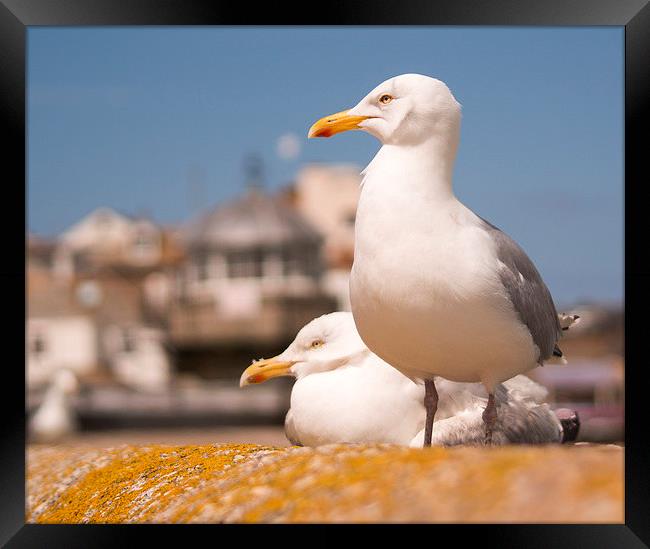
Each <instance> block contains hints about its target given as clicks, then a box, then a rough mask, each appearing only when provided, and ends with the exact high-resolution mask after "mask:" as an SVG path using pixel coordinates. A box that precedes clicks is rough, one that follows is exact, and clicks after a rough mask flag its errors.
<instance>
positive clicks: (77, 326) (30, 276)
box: [26, 164, 624, 440]
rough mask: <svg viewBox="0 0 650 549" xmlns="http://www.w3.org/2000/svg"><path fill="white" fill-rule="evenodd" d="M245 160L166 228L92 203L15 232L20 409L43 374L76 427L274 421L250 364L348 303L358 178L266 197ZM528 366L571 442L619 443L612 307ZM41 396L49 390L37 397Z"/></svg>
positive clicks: (326, 170) (618, 313)
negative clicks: (20, 250)
mask: <svg viewBox="0 0 650 549" xmlns="http://www.w3.org/2000/svg"><path fill="white" fill-rule="evenodd" d="M259 176H260V172H259V166H257V167H256V166H255V165H253V166H252V168H251V167H250V166H249V181H248V183H247V186H246V188H245V189H244V191H243V192H242V193H241V194H240V195H239V196H237V197H235V198H234V199H232V200H230V201H227V202H224V203H221V204H218V205H216V206H215V207H214V208H212V209H210V210H209V211H206V212H205V213H203V214H202V215H197V216H196V217H195V218H194V219H191V220H189V221H188V222H187V223H186V224H183V225H181V226H180V227H176V228H169V227H162V226H160V225H158V224H156V223H155V222H153V221H152V220H151V219H149V218H146V217H134V216H129V215H125V214H122V213H119V212H116V211H114V210H112V209H110V208H98V209H96V210H95V211H93V212H91V213H90V214H89V215H87V216H85V217H84V218H83V219H81V220H79V221H78V222H77V223H75V224H74V225H73V226H72V227H70V228H69V229H68V230H66V231H64V232H63V233H62V234H61V235H60V236H59V237H58V238H53V239H47V238H42V237H39V236H36V235H32V234H30V235H28V239H27V281H26V282H27V338H26V358H27V384H28V406H29V408H30V410H33V409H35V407H36V406H38V405H39V403H40V402H41V400H43V397H44V395H45V394H46V392H47V388H48V385H49V386H50V388H51V389H52V388H53V385H52V384H53V380H54V379H55V378H56V374H57V372H60V371H62V370H69V371H70V372H72V373H73V374H74V375H75V376H76V378H77V379H78V380H79V383H80V387H81V391H80V392H79V393H75V394H74V395H70V396H69V399H70V400H71V401H73V407H74V409H75V410H76V412H77V413H78V414H80V416H81V420H82V421H81V425H82V426H83V427H85V428H88V427H99V426H105V425H107V424H112V425H122V426H125V427H126V426H129V427H132V426H135V425H140V426H142V425H174V424H184V425H188V424H191V425H199V424H215V423H220V422H221V423H227V422H231V423H237V422H242V421H248V422H255V423H263V422H280V421H281V420H282V419H283V417H284V413H285V411H286V408H287V406H288V396H289V389H290V386H291V383H290V381H289V380H286V379H278V380H274V382H273V383H268V384H264V385H262V386H260V387H256V388H255V391H254V393H249V392H246V391H241V390H240V389H239V387H238V380H239V376H240V374H241V372H242V371H243V369H244V368H245V367H246V366H247V365H248V364H250V362H251V360H252V359H254V358H260V357H269V356H273V355H275V354H277V353H278V352H280V351H282V350H283V349H284V348H285V347H286V346H287V345H288V344H289V343H290V342H291V341H292V340H293V338H294V337H295V335H296V333H297V332H298V330H299V329H300V328H301V327H302V326H303V325H304V324H306V323H307V322H309V321H310V320H312V319H313V318H315V317H317V316H319V315H321V314H325V313H329V312H332V311H334V310H349V308H350V303H349V291H348V285H349V273H350V268H351V266H352V261H353V256H354V223H355V213H356V207H357V202H358V199H359V194H360V184H361V177H360V175H359V169H358V168H356V167H354V166H347V165H325V164H312V165H306V166H304V167H303V168H302V169H301V170H300V171H299V172H298V173H297V175H296V179H295V181H294V182H293V183H292V184H291V185H289V186H288V187H286V188H285V189H283V190H282V191H280V192H278V193H271V192H269V191H267V190H265V189H264V188H263V186H262V185H261V184H260V177H259ZM563 310H564V311H565V312H572V313H577V314H579V315H580V316H581V321H580V323H579V324H578V325H576V326H574V327H572V328H571V329H570V330H569V331H568V332H566V334H565V338H564V339H563V340H562V343H561V348H562V350H563V351H564V353H565V356H566V357H567V359H568V360H569V364H568V365H567V366H553V365H548V366H545V367H543V368H536V369H534V370H532V371H531V372H530V376H531V377H532V378H534V379H536V380H538V381H539V382H541V383H542V384H543V385H545V386H546V387H547V388H548V389H549V402H550V403H551V404H552V406H554V407H560V406H561V407H569V408H574V409H576V410H578V412H579V414H580V416H581V419H582V435H581V438H583V439H584V440H622V437H623V425H624V423H623V398H624V383H623V380H624V365H623V352H624V349H623V311H622V308H608V307H604V306H601V305H599V304H583V305H580V306H575V307H570V308H567V309H563ZM50 392H52V391H50Z"/></svg>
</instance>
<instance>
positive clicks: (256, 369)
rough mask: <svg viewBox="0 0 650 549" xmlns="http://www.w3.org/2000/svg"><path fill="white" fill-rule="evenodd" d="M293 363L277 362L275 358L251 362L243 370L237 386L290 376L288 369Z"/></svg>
mask: <svg viewBox="0 0 650 549" xmlns="http://www.w3.org/2000/svg"><path fill="white" fill-rule="evenodd" d="M294 364H295V362H292V361H283V360H278V357H277V356H274V357H273V358H267V359H263V360H258V361H257V362H253V364H251V365H250V366H249V367H248V368H246V369H245V370H244V373H243V374H242V375H241V378H240V380H239V386H240V387H244V386H245V385H251V384H252V383H264V382H265V381H266V380H267V379H271V378H272V377H279V376H290V375H292V374H291V372H290V371H289V369H290V368H291V366H293V365H294Z"/></svg>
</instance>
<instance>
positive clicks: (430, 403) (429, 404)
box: [424, 379, 438, 448]
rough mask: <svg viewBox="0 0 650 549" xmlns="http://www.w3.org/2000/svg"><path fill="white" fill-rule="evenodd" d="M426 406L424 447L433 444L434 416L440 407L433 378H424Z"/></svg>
mask: <svg viewBox="0 0 650 549" xmlns="http://www.w3.org/2000/svg"><path fill="white" fill-rule="evenodd" d="M424 407H425V408H426V410H427V419H426V423H425V425H424V448H427V447H429V446H431V435H432V433H433V418H434V416H435V415H436V410H437V409H438V391H436V384H435V382H434V381H433V379H425V380H424Z"/></svg>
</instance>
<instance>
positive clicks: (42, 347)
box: [29, 332, 47, 356]
mask: <svg viewBox="0 0 650 549" xmlns="http://www.w3.org/2000/svg"><path fill="white" fill-rule="evenodd" d="M29 350H30V352H31V354H33V355H36V356H40V355H42V354H43V353H44V352H45V351H46V350H47V346H46V344H45V338H44V337H43V334H41V333H40V332H37V333H36V334H34V337H33V338H32V339H31V341H30V348H29Z"/></svg>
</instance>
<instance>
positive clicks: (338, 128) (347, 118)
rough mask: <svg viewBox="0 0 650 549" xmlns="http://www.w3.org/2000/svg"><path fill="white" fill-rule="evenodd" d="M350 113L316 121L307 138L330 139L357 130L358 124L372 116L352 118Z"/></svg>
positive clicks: (335, 114)
mask: <svg viewBox="0 0 650 549" xmlns="http://www.w3.org/2000/svg"><path fill="white" fill-rule="evenodd" d="M348 112H350V111H341V112H337V113H334V114H330V115H329V116H325V117H323V118H321V119H320V120H318V121H317V122H316V123H315V124H314V125H313V126H312V127H311V128H309V133H308V134H307V137H309V138H311V137H332V136H333V135H334V134H337V133H341V132H346V131H348V130H358V129H360V128H359V123H360V122H363V121H364V120H366V119H368V118H373V117H372V116H354V115H350V114H348Z"/></svg>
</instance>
